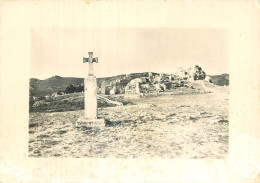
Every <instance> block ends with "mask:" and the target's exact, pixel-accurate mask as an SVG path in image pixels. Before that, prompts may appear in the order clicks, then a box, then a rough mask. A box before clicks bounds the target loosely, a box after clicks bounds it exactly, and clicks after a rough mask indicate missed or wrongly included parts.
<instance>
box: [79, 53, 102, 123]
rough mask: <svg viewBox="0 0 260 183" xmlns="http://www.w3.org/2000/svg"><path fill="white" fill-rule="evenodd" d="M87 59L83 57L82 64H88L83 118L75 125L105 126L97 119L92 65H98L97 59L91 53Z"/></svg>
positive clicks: (95, 88)
mask: <svg viewBox="0 0 260 183" xmlns="http://www.w3.org/2000/svg"><path fill="white" fill-rule="evenodd" d="M88 54H89V58H86V57H83V63H85V62H88V63H89V72H88V76H87V77H86V78H85V79H84V88H85V89H84V90H85V116H84V117H81V118H79V119H78V121H77V124H84V125H87V126H93V127H96V126H105V121H104V119H98V118H97V79H96V77H95V76H94V71H93V63H94V62H96V63H98V58H93V57H92V56H93V52H89V53H88Z"/></svg>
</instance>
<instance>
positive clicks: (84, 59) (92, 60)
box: [83, 57, 98, 63]
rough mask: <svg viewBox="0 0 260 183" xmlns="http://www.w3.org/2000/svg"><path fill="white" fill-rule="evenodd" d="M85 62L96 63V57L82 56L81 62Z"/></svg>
mask: <svg viewBox="0 0 260 183" xmlns="http://www.w3.org/2000/svg"><path fill="white" fill-rule="evenodd" d="M85 62H91V63H93V62H96V63H98V57H96V58H91V59H90V58H86V57H83V63H85Z"/></svg>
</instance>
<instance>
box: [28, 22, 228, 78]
mask: <svg viewBox="0 0 260 183" xmlns="http://www.w3.org/2000/svg"><path fill="white" fill-rule="evenodd" d="M31 41H32V42H31V77H34V78H39V79H46V78H48V77H51V76H54V75H60V76H63V77H84V76H85V75H86V74H87V71H88V64H87V63H84V64H83V62H82V57H84V56H85V57H88V52H89V51H93V52H94V55H93V56H94V57H98V59H99V63H98V64H96V63H94V71H95V75H96V76H97V77H104V76H113V75H118V74H128V73H134V72H147V71H152V72H166V73H172V72H174V70H175V69H176V68H177V67H188V66H193V65H199V66H201V67H202V69H203V70H204V71H205V72H206V73H207V74H222V73H228V65H229V60H228V53H229V50H228V36H227V34H226V33H225V32H224V31H222V30H219V29H206V28H190V29H189V28H186V29H180V28H138V27H137V28H101V29H91V28H84V29H80V28H57V27H56V28H55V27H51V28H41V29H37V28H35V29H32V32H31Z"/></svg>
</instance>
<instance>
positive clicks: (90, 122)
mask: <svg viewBox="0 0 260 183" xmlns="http://www.w3.org/2000/svg"><path fill="white" fill-rule="evenodd" d="M76 125H83V126H88V127H105V126H106V123H105V120H104V119H89V118H86V117H80V118H79V119H78V120H77V121H76Z"/></svg>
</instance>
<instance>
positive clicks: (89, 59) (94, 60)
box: [83, 52, 98, 76]
mask: <svg viewBox="0 0 260 183" xmlns="http://www.w3.org/2000/svg"><path fill="white" fill-rule="evenodd" d="M88 55H89V58H86V57H83V63H85V62H88V63H89V67H88V75H89V76H94V71H93V63H94V62H96V63H98V57H96V58H92V56H93V52H88Z"/></svg>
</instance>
